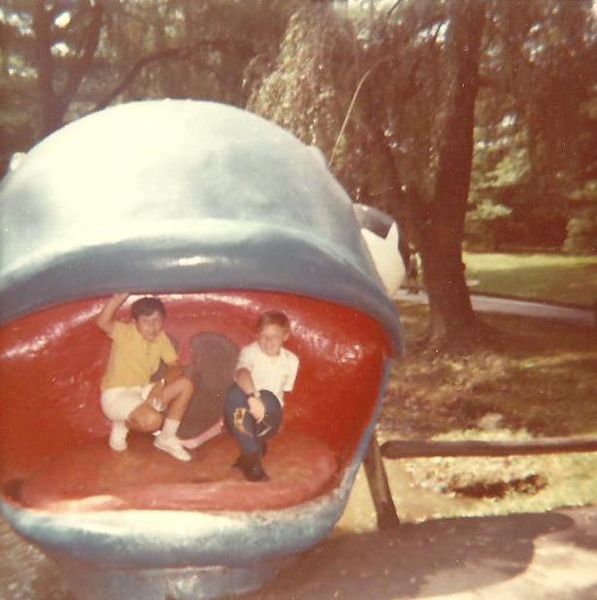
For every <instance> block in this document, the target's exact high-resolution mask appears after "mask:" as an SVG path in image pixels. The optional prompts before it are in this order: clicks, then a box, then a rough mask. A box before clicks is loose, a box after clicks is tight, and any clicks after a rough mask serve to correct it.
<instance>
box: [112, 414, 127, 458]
mask: <svg viewBox="0 0 597 600" xmlns="http://www.w3.org/2000/svg"><path fill="white" fill-rule="evenodd" d="M128 433H129V430H128V429H127V427H126V425H125V424H124V423H123V422H122V421H116V422H115V423H112V430H111V431H110V440H109V442H108V443H109V444H110V448H112V450H115V451H116V452H123V451H124V450H126V449H127V443H126V436H127V435H128Z"/></svg>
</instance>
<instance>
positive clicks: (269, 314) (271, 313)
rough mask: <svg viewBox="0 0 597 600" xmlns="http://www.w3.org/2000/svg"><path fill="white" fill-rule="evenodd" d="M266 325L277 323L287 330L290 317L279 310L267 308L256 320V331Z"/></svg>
mask: <svg viewBox="0 0 597 600" xmlns="http://www.w3.org/2000/svg"><path fill="white" fill-rule="evenodd" d="M267 325H278V326H280V327H282V328H283V329H286V330H287V331H288V330H290V319H289V318H288V317H287V316H286V314H285V313H283V312H281V311H279V310H268V311H266V312H264V313H263V314H262V315H261V316H260V317H259V319H258V320H257V331H261V330H262V329H263V328H264V327H266V326H267Z"/></svg>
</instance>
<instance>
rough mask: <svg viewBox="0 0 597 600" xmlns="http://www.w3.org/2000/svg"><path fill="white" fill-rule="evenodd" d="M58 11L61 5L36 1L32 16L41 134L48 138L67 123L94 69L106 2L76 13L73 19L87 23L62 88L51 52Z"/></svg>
mask: <svg viewBox="0 0 597 600" xmlns="http://www.w3.org/2000/svg"><path fill="white" fill-rule="evenodd" d="M58 11H59V6H57V5H53V4H50V3H47V2H46V1H45V0H37V2H36V5H35V14H34V18H33V31H34V33H35V46H36V55H37V87H38V91H39V102H40V106H41V129H42V130H41V137H45V136H46V135H48V134H50V133H52V132H53V131H55V130H56V129H58V128H60V127H61V126H62V125H63V124H64V116H65V115H66V113H67V111H68V108H69V106H70V104H71V102H72V100H73V98H74V96H75V94H76V93H77V91H78V89H79V86H80V85H81V82H82V81H83V79H84V78H85V76H86V75H87V73H88V72H89V70H90V68H91V64H92V61H93V57H94V56H95V52H96V50H97V48H98V44H99V38H100V33H101V28H102V21H103V14H104V5H103V1H100V0H97V1H96V2H95V4H92V5H90V8H89V9H88V10H87V11H81V12H82V14H81V15H78V14H76V15H74V16H73V18H80V19H85V20H86V25H85V29H84V34H83V36H82V38H81V39H80V43H79V45H78V47H76V48H75V52H76V54H75V56H73V57H72V59H71V60H70V63H69V64H68V68H66V81H65V83H64V85H63V86H62V89H60V90H59V89H57V85H56V70H57V65H56V62H57V59H56V58H55V57H54V56H53V54H52V46H53V44H54V37H55V36H54V33H53V27H54V19H55V18H56V16H57V14H58ZM64 62H65V61H62V63H64ZM63 68H64V66H63Z"/></svg>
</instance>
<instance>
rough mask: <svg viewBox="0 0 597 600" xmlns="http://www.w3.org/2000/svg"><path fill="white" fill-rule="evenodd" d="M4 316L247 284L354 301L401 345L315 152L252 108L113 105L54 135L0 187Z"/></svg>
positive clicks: (0, 305) (344, 204) (353, 228)
mask: <svg viewBox="0 0 597 600" xmlns="http://www.w3.org/2000/svg"><path fill="white" fill-rule="evenodd" d="M0 206H2V211H1V217H0V218H1V226H2V261H1V265H0V320H2V321H3V322H7V321H10V320H13V319H15V318H17V317H19V316H22V315H25V314H28V313H31V312H35V311H36V310H39V309H42V308H45V307H47V306H51V305H54V304H58V303H62V302H68V301H70V300H75V299H79V298H83V297H91V296H97V295H103V294H109V293H112V292H115V291H120V290H122V289H129V290H131V291H137V290H138V291H154V292H156V293H166V292H185V291H186V292H201V291H208V290H218V289H219V290H222V289H226V290H230V289H254V290H271V291H281V292H290V293H296V294H302V295H307V296H313V297H316V298H322V299H324V300H329V301H333V302H338V303H341V304H345V305H349V306H353V307H355V308H357V309H359V310H362V311H364V312H366V313H368V314H371V315H372V316H373V317H375V318H377V319H378V320H380V321H381V322H382V324H383V325H384V327H385V328H386V329H387V330H388V333H389V334H390V337H391V338H392V339H393V342H394V345H395V347H396V348H400V347H401V341H400V331H399V324H398V317H397V314H396V311H395V308H394V305H393V304H392V302H391V301H390V299H389V298H388V297H387V295H386V294H385V292H384V290H383V288H382V286H381V284H380V282H379V278H378V277H377V275H376V273H375V269H374V267H373V265H372V263H371V260H370V257H369V255H368V253H367V251H366V250H365V248H364V246H363V242H362V239H361V236H360V231H359V227H358V224H357V222H356V219H355V216H354V213H353V210H352V203H351V201H350V199H349V198H348V196H347V195H346V193H345V192H344V190H343V189H342V188H341V186H340V185H339V184H338V183H337V181H336V180H335V179H334V178H333V176H332V175H331V174H330V172H329V171H328V169H327V167H326V165H325V161H324V159H323V157H322V156H321V154H320V153H319V152H318V151H317V150H315V149H313V148H311V147H308V146H305V145H304V144H302V143H301V142H299V141H298V140H297V139H296V138H294V137H293V136H292V135H290V134H289V133H288V132H286V131H285V130H283V129H281V128H280V127H278V126H276V125H274V124H272V123H270V122H268V121H266V120H264V119H261V118H260V117H257V116H255V115H253V114H250V113H248V112H245V111H242V110H239V109H236V108H233V107H230V106H225V105H221V104H216V103H210V102H197V101H188V100H187V101H185V100H162V101H145V102H135V103H130V104H123V105H119V106H116V107H113V108H109V109H106V110H104V111H101V112H99V113H95V114H92V115H90V116H88V117H85V118H83V119H80V120H78V121H75V122H73V123H71V124H69V125H67V126H66V127H64V128H62V129H61V130H59V131H57V132H56V133H54V134H52V135H51V136H49V137H48V138H46V139H45V140H43V141H42V142H41V143H39V144H38V145H37V146H36V147H35V148H33V149H32V150H31V151H30V152H29V153H28V155H27V156H26V157H25V159H24V160H23V162H22V164H21V165H20V166H19V168H18V169H17V170H15V171H14V172H12V173H10V174H9V175H8V176H7V177H6V178H5V180H4V181H3V183H2V187H1V189H0Z"/></svg>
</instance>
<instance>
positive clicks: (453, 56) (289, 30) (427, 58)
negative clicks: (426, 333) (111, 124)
mask: <svg viewBox="0 0 597 600" xmlns="http://www.w3.org/2000/svg"><path fill="white" fill-rule="evenodd" d="M0 26H1V33H2V37H1V38H0V39H1V45H0V53H1V54H0V98H1V99H2V108H1V109H0V128H1V130H0V132H1V133H2V138H1V142H0V152H1V154H2V161H3V163H4V164H6V163H7V160H8V157H9V156H10V154H11V153H12V152H14V151H16V150H26V149H27V148H28V147H30V146H31V145H32V144H33V143H34V142H35V141H36V140H38V139H40V137H43V135H45V134H46V133H47V132H49V131H51V130H52V129H54V128H56V127H58V126H60V125H61V124H62V123H64V122H66V121H69V120H71V119H74V118H76V117H78V116H81V115H83V114H85V113H87V112H90V111H93V110H97V109H98V108H101V107H104V106H107V105H109V104H113V103H118V102H124V101H130V100H136V99H143V98H164V97H177V98H196V99H209V100H215V101H221V102H226V103H230V104H234V105H237V106H240V107H248V108H249V109H250V110H253V111H255V112H258V113H259V114H262V115H264V116H266V117H268V118H271V119H273V120H275V121H277V122H278V123H280V124H281V125H282V126H284V127H286V128H287V129H290V130H291V131H293V132H294V133H295V134H296V135H297V136H298V137H299V138H301V139H302V140H303V141H305V142H306V143H309V144H314V145H316V146H318V147H319V148H320V149H321V150H322V151H323V153H324V154H325V156H326V157H327V160H328V163H329V165H330V167H331V168H332V169H333V170H334V172H335V173H336V175H337V177H338V178H339V179H340V181H341V182H342V183H343V184H344V186H345V187H346V189H347V190H348V192H349V194H350V195H351V196H352V197H353V198H354V199H355V200H358V201H360V202H365V203H368V204H373V205H376V206H378V207H381V208H382V209H384V210H386V211H387V212H389V213H391V214H392V215H393V216H394V217H396V218H397V219H398V220H399V222H400V224H401V225H402V230H403V232H404V233H405V235H406V236H407V237H408V239H409V241H410V242H411V243H413V244H415V245H417V246H419V247H420V248H421V250H422V254H423V262H424V267H425V269H424V270H425V276H426V279H427V285H428V289H429V293H430V296H431V298H432V321H433V322H434V330H435V337H436V338H438V337H441V336H456V337H458V336H459V335H462V337H467V336H469V337H470V333H471V331H472V330H473V329H474V328H475V324H474V319H473V318H472V316H471V312H470V307H469V300H468V290H467V289H466V281H465V277H464V275H465V273H464V271H463V265H462V261H461V247H462V242H463V239H467V238H468V241H469V242H475V243H482V244H484V245H485V246H492V247H496V246H500V245H503V244H517V245H519V246H520V245H524V246H530V245H551V246H554V247H559V246H562V247H563V248H564V250H566V251H570V252H595V237H596V235H595V213H596V208H595V207H596V205H597V193H596V192H595V190H597V126H596V125H597V123H596V121H597V89H596V88H595V82H594V65H595V54H596V46H597V30H596V27H595V26H596V15H595V13H594V10H593V2H592V1H591V0H575V1H574V2H561V1H559V0H526V1H525V2H514V1H505V0H397V1H396V2H394V3H388V2H381V1H377V0H367V1H366V2H360V3H359V2H351V3H346V2H314V1H312V0H311V1H307V0H252V1H251V2H246V1H241V0H197V1H195V2H188V1H187V0H113V1H108V0H80V1H77V2H74V1H72V0H53V1H50V0H5V2H4V3H3V7H2V8H0ZM467 214H468V216H465V215H467ZM438 332H439V333H438ZM458 332H460V333H458Z"/></svg>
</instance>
